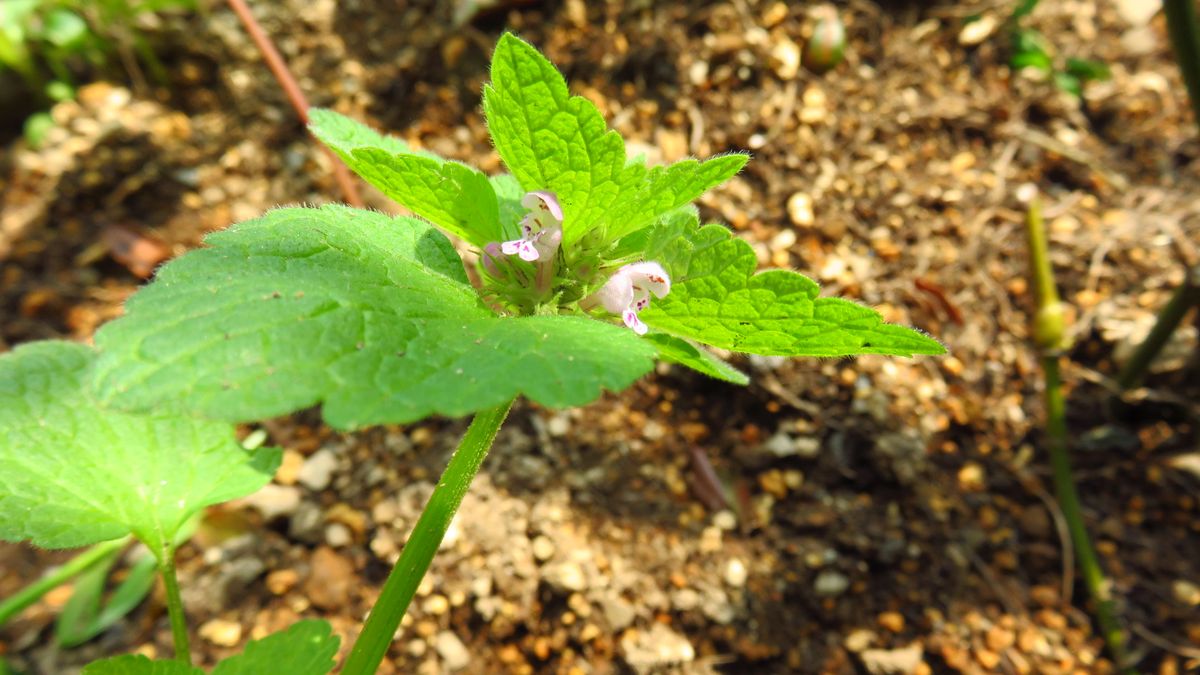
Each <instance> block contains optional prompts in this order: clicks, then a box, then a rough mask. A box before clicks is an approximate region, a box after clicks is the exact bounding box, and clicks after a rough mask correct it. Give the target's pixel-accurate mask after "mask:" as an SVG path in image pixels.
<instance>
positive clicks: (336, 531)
mask: <svg viewBox="0 0 1200 675" xmlns="http://www.w3.org/2000/svg"><path fill="white" fill-rule="evenodd" d="M352 541H354V536H353V535H352V534H351V533H350V528H348V527H346V526H345V525H343V524H341V523H330V524H328V525H326V526H325V543H326V544H329V545H330V546H332V547H334V548H342V547H344V546H349V545H350V542H352Z"/></svg>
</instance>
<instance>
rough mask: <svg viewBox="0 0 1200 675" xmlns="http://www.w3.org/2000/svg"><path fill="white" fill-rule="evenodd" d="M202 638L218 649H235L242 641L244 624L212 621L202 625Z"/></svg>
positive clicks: (219, 620)
mask: <svg viewBox="0 0 1200 675" xmlns="http://www.w3.org/2000/svg"><path fill="white" fill-rule="evenodd" d="M200 637H202V638H204V639H205V640H208V641H209V642H211V643H213V644H214V645H217V646H218V647H233V646H234V645H236V644H237V643H238V642H241V640H242V624H240V623H238V622H236V621H226V620H225V619H211V620H209V621H206V622H204V623H203V624H201V625H200Z"/></svg>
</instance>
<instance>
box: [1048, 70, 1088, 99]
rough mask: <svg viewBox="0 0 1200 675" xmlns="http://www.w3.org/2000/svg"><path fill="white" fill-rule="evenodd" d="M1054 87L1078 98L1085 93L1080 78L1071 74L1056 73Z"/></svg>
mask: <svg viewBox="0 0 1200 675" xmlns="http://www.w3.org/2000/svg"><path fill="white" fill-rule="evenodd" d="M1054 86H1056V87H1058V88H1059V89H1061V90H1063V91H1065V92H1068V93H1071V94H1074V95H1076V96H1079V95H1080V94H1082V93H1083V83H1082V82H1080V81H1079V78H1078V77H1076V76H1074V75H1072V74H1071V73H1066V72H1058V73H1055V74H1054Z"/></svg>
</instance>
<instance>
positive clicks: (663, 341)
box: [644, 333, 750, 386]
mask: <svg viewBox="0 0 1200 675" xmlns="http://www.w3.org/2000/svg"><path fill="white" fill-rule="evenodd" d="M644 339H645V340H647V341H649V342H651V343H653V344H654V345H655V346H656V347H658V356H659V358H661V359H663V360H664V361H670V362H672V363H678V364H679V365H681V366H686V367H688V368H691V369H692V370H694V371H696V372H698V373H702V374H704V375H708V376H709V377H715V378H716V379H718V380H724V381H726V382H732V383H733V384H740V385H743V386H744V385H747V384H750V378H749V377H747V376H746V374H745V373H743V372H742V371H740V370H738V369H737V368H734V367H733V366H731V365H729V364H728V363H725V362H724V361H722V360H721V359H719V358H717V357H716V356H715V355H714V354H712V353H711V352H709V351H708V350H706V349H703V348H701V347H697V346H696V345H694V344H692V343H690V342H688V341H687V340H684V339H683V338H678V337H675V336H674V335H667V334H666V333H650V334H649V335H647V336H646V337H645V338H644Z"/></svg>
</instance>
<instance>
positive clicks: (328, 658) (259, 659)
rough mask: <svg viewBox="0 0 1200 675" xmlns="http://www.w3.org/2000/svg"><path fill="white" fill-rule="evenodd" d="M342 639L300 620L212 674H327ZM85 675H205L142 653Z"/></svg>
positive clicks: (93, 666)
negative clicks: (147, 656)
mask: <svg viewBox="0 0 1200 675" xmlns="http://www.w3.org/2000/svg"><path fill="white" fill-rule="evenodd" d="M339 642H340V640H339V639H338V637H337V636H336V635H333V633H332V630H331V629H330V627H329V624H328V623H327V622H325V621H315V620H307V621H299V622H297V623H294V624H292V626H291V627H290V628H288V629H287V630H284V631H280V632H278V633H272V634H271V635H268V636H267V637H265V638H262V639H261V640H251V641H250V642H248V643H246V649H245V650H244V651H243V652H242V653H241V654H235V655H233V656H230V657H229V658H227V659H224V660H223V661H221V662H219V663H218V664H217V666H216V668H213V670H212V673H211V675H264V673H281V674H283V673H286V674H287V675H325V674H326V673H328V672H329V671H331V670H333V667H334V665H335V664H334V661H333V658H334V656H335V655H337V649H338V643H339ZM82 675H204V671H203V670H201V669H199V668H196V667H194V666H190V665H188V664H186V663H183V662H180V661H174V660H171V661H165V660H164V661H151V660H150V659H148V658H146V657H145V656H142V655H141V654H136V655H135V654H125V655H123V656H114V657H112V658H108V659H104V660H103V661H95V662H93V663H89V664H88V665H87V666H85V667H84V669H83V673H82Z"/></svg>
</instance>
